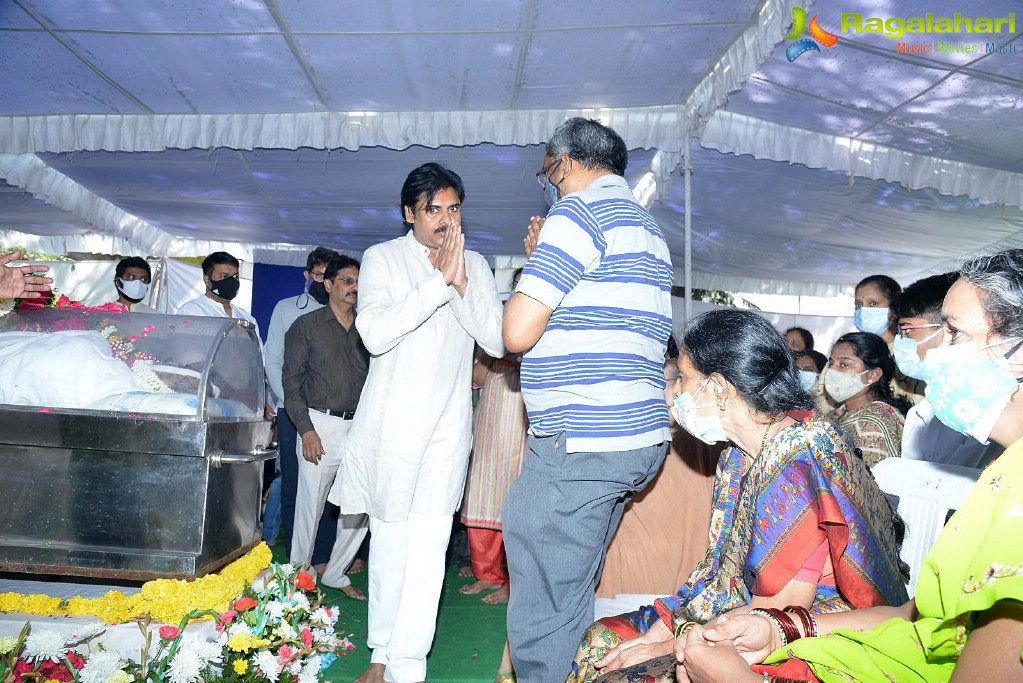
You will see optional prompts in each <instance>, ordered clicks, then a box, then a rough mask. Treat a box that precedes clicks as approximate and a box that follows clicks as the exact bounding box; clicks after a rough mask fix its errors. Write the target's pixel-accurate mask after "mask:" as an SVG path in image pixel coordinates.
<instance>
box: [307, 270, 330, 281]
mask: <svg viewBox="0 0 1023 683" xmlns="http://www.w3.org/2000/svg"><path fill="white" fill-rule="evenodd" d="M326 272H327V271H325V270H320V271H315V270H311V271H309V275H310V276H311V277H312V278H313V279H314V280H316V281H317V282H323V274H324V273H326Z"/></svg>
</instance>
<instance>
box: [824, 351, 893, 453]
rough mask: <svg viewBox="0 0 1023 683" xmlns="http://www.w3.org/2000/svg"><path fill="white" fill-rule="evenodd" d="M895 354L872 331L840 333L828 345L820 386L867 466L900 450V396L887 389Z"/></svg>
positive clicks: (833, 415)
mask: <svg viewBox="0 0 1023 683" xmlns="http://www.w3.org/2000/svg"><path fill="white" fill-rule="evenodd" d="M894 378H895V359H894V358H892V353H891V351H889V350H888V345H887V344H885V342H884V339H882V338H881V337H879V336H877V335H876V334H868V333H866V332H850V333H849V334H843V335H842V336H841V337H839V338H838V341H836V342H835V345H834V346H833V347H832V348H831V358H829V359H828V369H827V370H825V371H824V390H825V391H826V392H827V393H828V396H830V398H831V400H832V401H834V402H835V403H837V404H838V408H837V409H836V410H834V411H833V412H832V413H831V414H830V416H829V417H830V418H831V419H832V420H833V421H835V422H837V423H838V426H839V427H840V428H841V429H842V431H843V432H845V434H846V436H848V437H849V438H850V439H852V442H853V445H854V446H856V448H859V449H860V453H861V454H862V455H863V460H864V461H865V462H866V463H867V467H874V465H876V464H877V463H879V462H881V461H882V460H884V459H885V458H897V457H899V456H900V455H901V454H902V428H903V426H904V425H905V419H904V416H905V414H906V411H907V410H909V408H910V407H911V404H910V402H909V401H908V400H907V399H906V397H905V396H895V395H893V394H892V382H893V380H894Z"/></svg>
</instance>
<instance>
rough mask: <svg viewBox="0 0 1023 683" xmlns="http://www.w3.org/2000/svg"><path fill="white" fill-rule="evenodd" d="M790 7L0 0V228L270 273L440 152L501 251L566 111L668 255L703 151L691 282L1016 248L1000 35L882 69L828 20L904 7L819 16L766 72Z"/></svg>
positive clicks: (1021, 139) (364, 211) (1021, 144)
mask: <svg viewBox="0 0 1023 683" xmlns="http://www.w3.org/2000/svg"><path fill="white" fill-rule="evenodd" d="M797 5H799V6H802V4H801V3H800V2H797V1H796V0H700V1H694V2H687V3H685V6H684V7H679V6H677V5H676V4H673V3H664V2H663V0H637V1H635V2H629V3H620V2H615V1H613V0H595V1H591V0H566V1H564V2H558V3H541V2H537V1H535V0H534V1H532V2H521V1H520V0H452V1H448V2H445V3H435V4H432V5H431V4H424V3H418V2H414V1H412V0H403V1H392V2H382V3H352V2H338V1H337V0H174V1H173V2H155V0H10V1H8V2H6V3H0V63H3V65H4V70H5V74H6V78H7V79H8V80H7V82H6V83H5V86H6V87H4V88H3V89H0V177H2V178H5V179H6V180H7V185H6V186H0V231H2V230H7V231H16V232H21V233H29V234H35V235H45V236H54V239H56V238H58V237H60V236H69V238H70V237H71V236H81V235H83V234H84V233H90V232H91V233H99V234H101V235H105V236H107V237H109V238H111V239H113V240H124V243H126V244H130V245H132V246H133V247H134V248H135V249H142V250H146V251H147V252H148V253H153V254H173V253H178V252H179V251H181V250H183V249H185V248H186V244H187V243H188V242H189V241H190V240H197V241H198V243H199V244H201V245H203V246H208V245H212V244H219V243H221V242H222V241H223V242H233V241H237V242H239V243H241V245H240V246H241V247H243V248H244V249H245V250H246V254H247V255H248V256H249V257H250V258H255V259H259V260H265V261H274V262H291V263H293V262H295V260H296V259H298V258H300V257H301V254H302V253H303V252H304V250H306V249H307V248H308V246H310V245H313V244H320V243H322V244H329V245H332V246H335V247H338V248H342V249H346V250H349V251H359V250H361V249H363V248H365V247H366V246H368V245H369V244H372V243H375V242H378V241H381V240H383V239H387V238H389V237H391V236H394V235H395V234H397V233H398V232H400V229H401V228H400V224H399V222H398V220H399V218H398V212H397V207H396V204H397V194H398V190H399V188H400V184H401V181H402V179H403V178H404V176H405V174H406V173H407V172H408V171H409V170H410V169H411V168H413V167H414V166H416V165H418V164H419V163H421V162H423V161H427V160H439V161H441V162H442V163H446V164H449V165H451V166H452V167H453V168H455V169H456V170H458V171H459V172H460V173H461V174H462V175H463V177H464V178H465V181H466V185H467V195H468V197H467V202H466V218H465V221H466V229H467V232H468V233H469V235H470V238H471V243H472V246H473V248H476V249H478V250H480V251H482V252H484V253H487V254H490V255H505V254H519V253H520V249H521V236H522V228H523V226H524V225H525V222H526V220H528V216H529V215H531V214H534V213H542V212H543V211H544V206H543V204H542V198H541V196H540V193H539V188H537V187H536V185H535V181H534V180H533V173H534V172H535V171H536V169H537V168H539V164H540V161H541V157H542V151H541V149H542V148H541V147H539V143H541V142H542V141H543V140H544V139H545V138H546V136H547V135H548V134H549V133H550V131H551V130H552V129H553V128H554V127H555V126H556V125H557V124H558V123H560V122H561V121H562V120H563V119H564V118H565V117H566V116H569V115H575V114H583V115H588V116H599V117H600V118H601V119H602V120H604V121H605V122H607V123H609V124H610V125H612V126H614V127H615V128H616V129H617V130H618V131H619V132H621V133H622V134H623V137H625V139H626V141H627V142H628V143H629V145H630V147H631V148H633V152H632V156H631V159H630V168H629V173H628V176H629V180H630V182H631V183H633V184H634V185H637V184H639V185H642V186H643V188H645V189H644V191H645V192H650V193H652V198H653V199H654V203H653V206H652V211H653V212H654V213H655V215H656V216H657V217H658V220H659V221H660V222H661V224H662V226H664V228H665V231H666V233H667V235H668V238H669V243H670V246H671V248H672V253H673V254H674V255H675V256H676V258H677V263H678V264H681V262H682V256H683V249H682V242H683V237H682V227H681V226H682V208H683V202H682V183H681V181H680V180H679V177H678V172H677V169H676V165H677V164H678V163H679V161H680V160H681V150H682V149H683V148H684V146H685V145H686V144H687V142H686V141H687V140H688V139H689V138H691V137H693V136H696V137H697V139H699V141H700V142H701V143H702V146H700V145H694V146H693V147H692V150H693V151H692V166H693V168H694V177H693V190H694V195H693V202H692V203H693V206H692V207H691V208H692V211H693V232H694V234H693V254H692V256H693V266H694V270H695V274H694V285H695V286H700V287H714V288H723V289H731V290H744V291H784V292H789V293H805V294H810V293H813V294H826V293H832V292H834V291H837V290H839V289H841V288H842V287H844V286H847V285H848V284H849V283H850V282H854V281H855V280H857V279H858V278H859V277H860V276H862V275H864V274H866V271H870V272H875V271H880V272H888V273H889V274H891V275H893V276H895V277H897V278H899V279H901V280H903V281H904V282H906V281H908V280H910V279H913V278H915V277H916V276H918V275H921V274H926V273H929V272H935V271H937V270H941V269H945V268H949V267H952V266H953V265H954V263H955V261H956V260H958V259H959V258H960V257H962V256H963V255H965V254H967V253H972V252H975V251H977V250H979V249H984V248H993V247H996V246H1006V245H1011V244H1018V243H1019V236H1020V234H1021V232H1023V218H1021V214H1020V210H1019V206H1020V205H1021V204H1023V92H1021V91H1023V40H1021V37H1023V33H1021V32H1019V31H1017V32H1016V33H1014V34H1009V33H1002V34H1000V35H998V36H997V42H999V43H1008V44H1010V46H1014V48H1015V51H1014V52H1004V53H994V54H961V53H956V54H913V55H908V54H898V53H896V50H895V44H896V41H894V40H892V39H890V38H886V37H883V36H879V35H872V34H863V33H859V34H850V33H840V32H839V30H838V29H839V27H840V25H841V17H840V15H841V14H842V13H846V12H859V13H861V14H862V15H863V16H864V17H869V16H883V17H909V16H917V15H919V14H921V12H922V11H923V10H921V9H920V5H919V3H918V2H915V1H914V0H841V1H840V2H837V3H828V4H827V5H824V4H822V5H821V6H819V7H817V8H813V9H811V10H810V14H811V16H812V14H813V13H814V12H819V17H818V21H819V22H820V24H821V26H823V27H824V28H825V29H827V30H831V31H832V32H835V33H837V34H839V36H840V40H839V43H838V45H836V46H835V47H833V48H826V49H823V50H822V51H820V52H819V53H818V52H815V53H811V54H808V55H806V56H804V57H801V58H800V59H797V60H796V61H794V62H791V63H789V62H788V61H787V60H786V58H785V54H784V53H785V49H786V47H787V46H788V44H789V43H790V42H791V41H786V40H784V36H785V34H786V33H787V31H788V28H789V24H791V22H792V8H793V7H795V6H797ZM1018 5H1019V3H1018V0H972V1H965V2H964V1H960V2H951V1H948V0H946V1H941V0H938V1H936V2H934V3H931V4H929V5H928V6H927V8H926V11H927V12H930V13H932V14H933V15H934V16H951V15H952V14H953V13H955V12H959V13H960V14H961V15H963V16H985V17H1005V16H1007V15H1008V14H1009V13H1010V12H1014V11H1016V10H1017V9H1018ZM1017 25H1018V26H1023V14H1021V16H1020V17H1019V18H1018V22H1017ZM983 38H987V39H990V40H995V38H991V37H989V36H983ZM903 40H908V41H912V42H919V43H925V42H932V43H933V42H936V41H940V40H945V41H949V42H952V43H963V42H968V41H972V42H977V41H975V40H974V39H973V37H970V36H965V37H964V36H951V37H950V36H947V35H939V34H931V35H912V36H906V37H905V38H903ZM428 148H439V149H428ZM790 164H798V165H790ZM808 167H809V168H808ZM673 171H674V172H673ZM854 176H855V178H854ZM907 188H909V189H907ZM939 193H940V194H939ZM40 199H42V200H44V201H45V202H49V205H48V204H46V203H44V202H43V201H40ZM60 209H63V210H60ZM0 234H2V232H0Z"/></svg>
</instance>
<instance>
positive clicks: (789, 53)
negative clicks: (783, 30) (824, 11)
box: [785, 7, 838, 62]
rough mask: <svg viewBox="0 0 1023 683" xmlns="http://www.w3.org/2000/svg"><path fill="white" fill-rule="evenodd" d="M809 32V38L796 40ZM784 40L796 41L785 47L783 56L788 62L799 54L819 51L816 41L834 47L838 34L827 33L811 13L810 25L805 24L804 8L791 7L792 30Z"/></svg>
mask: <svg viewBox="0 0 1023 683" xmlns="http://www.w3.org/2000/svg"><path fill="white" fill-rule="evenodd" d="M804 32H805V33H809V34H810V37H809V38H803V39H802V40H796V39H797V38H799V36H801V35H803V33H804ZM785 40H795V41H796V42H794V43H792V44H791V45H789V46H788V47H787V48H785V58H786V59H788V60H789V61H790V62H794V61H796V59H798V58H799V55H801V54H803V53H805V52H809V51H810V50H815V51H816V52H820V51H821V49H820V48H819V47H817V43H820V44H821V45H823V46H824V47H834V46H835V44H836V43H838V36H836V35H835V34H833V33H828V32H827V31H825V30H824V29H822V28H821V27H820V24H818V23H817V15H816V14H815V15H813V19H811V20H810V25H809V27H807V25H806V10H805V9H803V8H802V7H793V8H792V30H791V31H789V34H788V35H787V36H785Z"/></svg>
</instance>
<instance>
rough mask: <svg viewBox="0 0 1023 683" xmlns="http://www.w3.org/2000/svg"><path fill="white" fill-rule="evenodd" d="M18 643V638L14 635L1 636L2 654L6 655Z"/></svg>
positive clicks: (0, 647) (0, 646) (0, 649)
mask: <svg viewBox="0 0 1023 683" xmlns="http://www.w3.org/2000/svg"><path fill="white" fill-rule="evenodd" d="M17 644H18V639H17V638H15V637H14V636H2V637H0V655H5V654H7V653H8V652H10V651H11V650H13V649H14V646H15V645H17Z"/></svg>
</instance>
